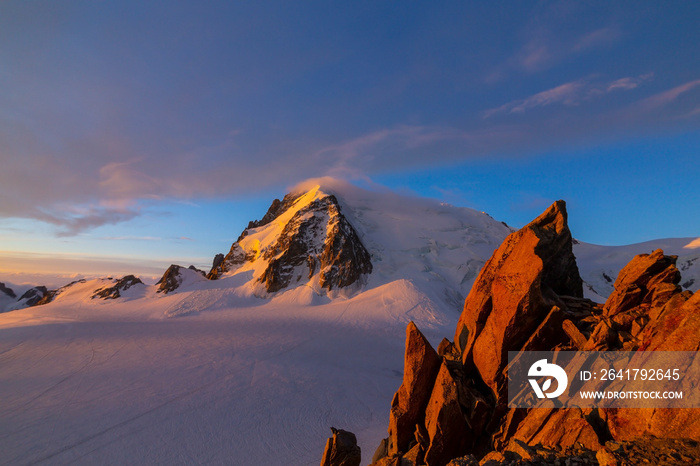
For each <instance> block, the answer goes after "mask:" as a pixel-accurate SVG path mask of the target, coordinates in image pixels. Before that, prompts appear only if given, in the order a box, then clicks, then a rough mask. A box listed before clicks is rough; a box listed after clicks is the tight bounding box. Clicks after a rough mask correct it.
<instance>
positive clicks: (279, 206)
mask: <svg viewBox="0 0 700 466" xmlns="http://www.w3.org/2000/svg"><path fill="white" fill-rule="evenodd" d="M298 197H299V196H298V195H297V194H293V193H289V194H287V195H286V196H284V199H282V200H281V201H280V200H279V199H275V200H274V201H272V204H271V205H270V208H269V209H267V212H266V213H265V215H264V216H263V218H261V219H260V220H253V221H251V222H248V228H258V227H261V226H264V225H267V224H268V223H270V222H271V221H273V220H274V219H276V218H277V217H279V216H280V215H282V214H283V213H284V212H285V211H286V210H287V209H289V208H290V207H291V206H292V205H293V204H294V202H295V201H296V200H297V199H298Z"/></svg>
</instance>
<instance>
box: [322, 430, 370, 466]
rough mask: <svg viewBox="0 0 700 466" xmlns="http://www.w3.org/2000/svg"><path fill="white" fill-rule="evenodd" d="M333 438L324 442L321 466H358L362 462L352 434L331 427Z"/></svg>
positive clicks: (355, 438)
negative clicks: (324, 447)
mask: <svg viewBox="0 0 700 466" xmlns="http://www.w3.org/2000/svg"><path fill="white" fill-rule="evenodd" d="M331 432H333V436H332V437H330V438H329V439H328V441H327V442H326V449H325V450H324V452H323V458H322V459H321V466H360V462H361V461H362V457H361V453H362V452H361V451H360V447H359V446H357V437H355V434H353V433H352V432H348V431H346V430H342V429H336V428H335V427H331Z"/></svg>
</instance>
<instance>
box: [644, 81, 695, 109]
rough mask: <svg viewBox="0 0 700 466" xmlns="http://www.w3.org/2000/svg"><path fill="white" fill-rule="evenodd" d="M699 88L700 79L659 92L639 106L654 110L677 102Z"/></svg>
mask: <svg viewBox="0 0 700 466" xmlns="http://www.w3.org/2000/svg"><path fill="white" fill-rule="evenodd" d="M698 86H700V79H696V80H695V81H689V82H687V83H685V84H681V85H680V86H676V87H674V88H672V89H668V90H666V91H663V92H659V93H658V94H655V95H653V96H651V97H647V98H646V99H644V100H642V101H641V102H640V103H639V106H640V107H641V108H643V109H645V110H653V109H656V108H659V107H663V106H665V105H668V104H670V103H672V102H674V101H676V100H677V99H678V97H680V96H681V95H682V94H685V93H687V92H690V91H691V90H693V89H695V88H696V87H698Z"/></svg>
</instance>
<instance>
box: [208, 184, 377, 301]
mask: <svg viewBox="0 0 700 466" xmlns="http://www.w3.org/2000/svg"><path fill="white" fill-rule="evenodd" d="M314 195H315V196H314ZM341 210H342V209H341V206H340V203H339V202H338V199H337V198H336V197H335V196H334V195H332V194H323V193H321V192H315V191H311V192H309V193H301V194H298V193H297V194H288V195H286V196H285V197H284V199H283V200H282V201H280V200H279V199H275V200H274V201H273V202H272V205H271V206H270V208H269V209H268V211H267V213H266V214H265V216H264V217H263V218H262V219H261V220H258V221H254V222H250V223H249V224H248V228H246V229H245V230H244V231H243V233H241V235H240V236H239V238H238V240H237V241H236V242H235V243H233V245H232V246H231V250H230V251H229V252H228V254H226V256H223V257H221V255H217V256H216V257H215V259H214V262H213V264H212V269H211V271H210V272H209V274H207V278H209V279H210V280H215V279H218V278H220V277H221V276H223V275H224V274H226V273H228V272H234V271H236V270H237V269H239V268H241V267H243V266H246V265H248V266H249V267H252V268H256V265H257V264H260V272H258V273H257V276H255V280H256V281H257V282H258V283H260V284H261V285H262V286H263V288H264V290H265V291H266V292H267V293H274V292H277V291H280V290H282V289H284V288H287V287H289V286H290V285H293V284H295V283H303V282H307V281H312V282H313V283H314V285H317V286H318V287H319V288H321V289H325V290H327V291H331V290H334V289H339V288H346V287H349V286H351V285H353V284H355V283H360V282H361V281H362V278H363V277H364V276H366V275H368V274H370V273H371V272H372V261H371V257H370V254H369V252H368V251H367V249H366V248H365V247H364V245H363V244H362V241H361V239H360V237H359V235H358V233H357V231H356V230H355V229H354V228H353V226H352V225H351V224H350V222H349V221H348V220H347V218H346V217H345V216H344V215H343V214H342V212H341ZM284 214H288V215H286V217H288V218H282V216H283V215H284ZM273 222H274V223H278V225H272V226H271V228H267V229H266V228H265V227H267V226H268V225H270V224H271V223H273ZM275 227H277V228H279V229H280V231H279V234H277V235H276V237H275V239H274V241H272V242H271V243H269V244H264V237H265V236H266V233H267V230H273V229H274V228H275ZM259 237H263V240H261V239H259Z"/></svg>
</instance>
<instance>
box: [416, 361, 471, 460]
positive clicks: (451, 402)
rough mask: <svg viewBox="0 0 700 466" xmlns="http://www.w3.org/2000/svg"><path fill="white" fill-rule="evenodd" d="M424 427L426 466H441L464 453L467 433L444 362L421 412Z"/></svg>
mask: <svg viewBox="0 0 700 466" xmlns="http://www.w3.org/2000/svg"><path fill="white" fill-rule="evenodd" d="M425 427H426V428H427V430H428V437H429V439H430V445H429V446H428V448H427V450H426V452H425V463H426V464H427V465H428V466H442V465H444V464H447V462H449V461H450V460H451V459H452V458H456V457H457V456H461V455H463V454H465V453H467V451H466V448H467V446H468V445H469V444H470V440H471V436H472V435H471V431H470V429H469V426H468V425H467V422H466V421H465V419H464V415H463V414H462V409H461V408H460V403H459V387H458V386H457V381H455V379H454V378H453V377H452V374H451V373H450V370H449V367H448V364H447V361H443V363H442V364H441V365H440V371H439V372H438V375H437V379H436V380H435V386H434V387H433V392H432V394H431V395H430V401H428V405H427V406H426V408H425Z"/></svg>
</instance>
